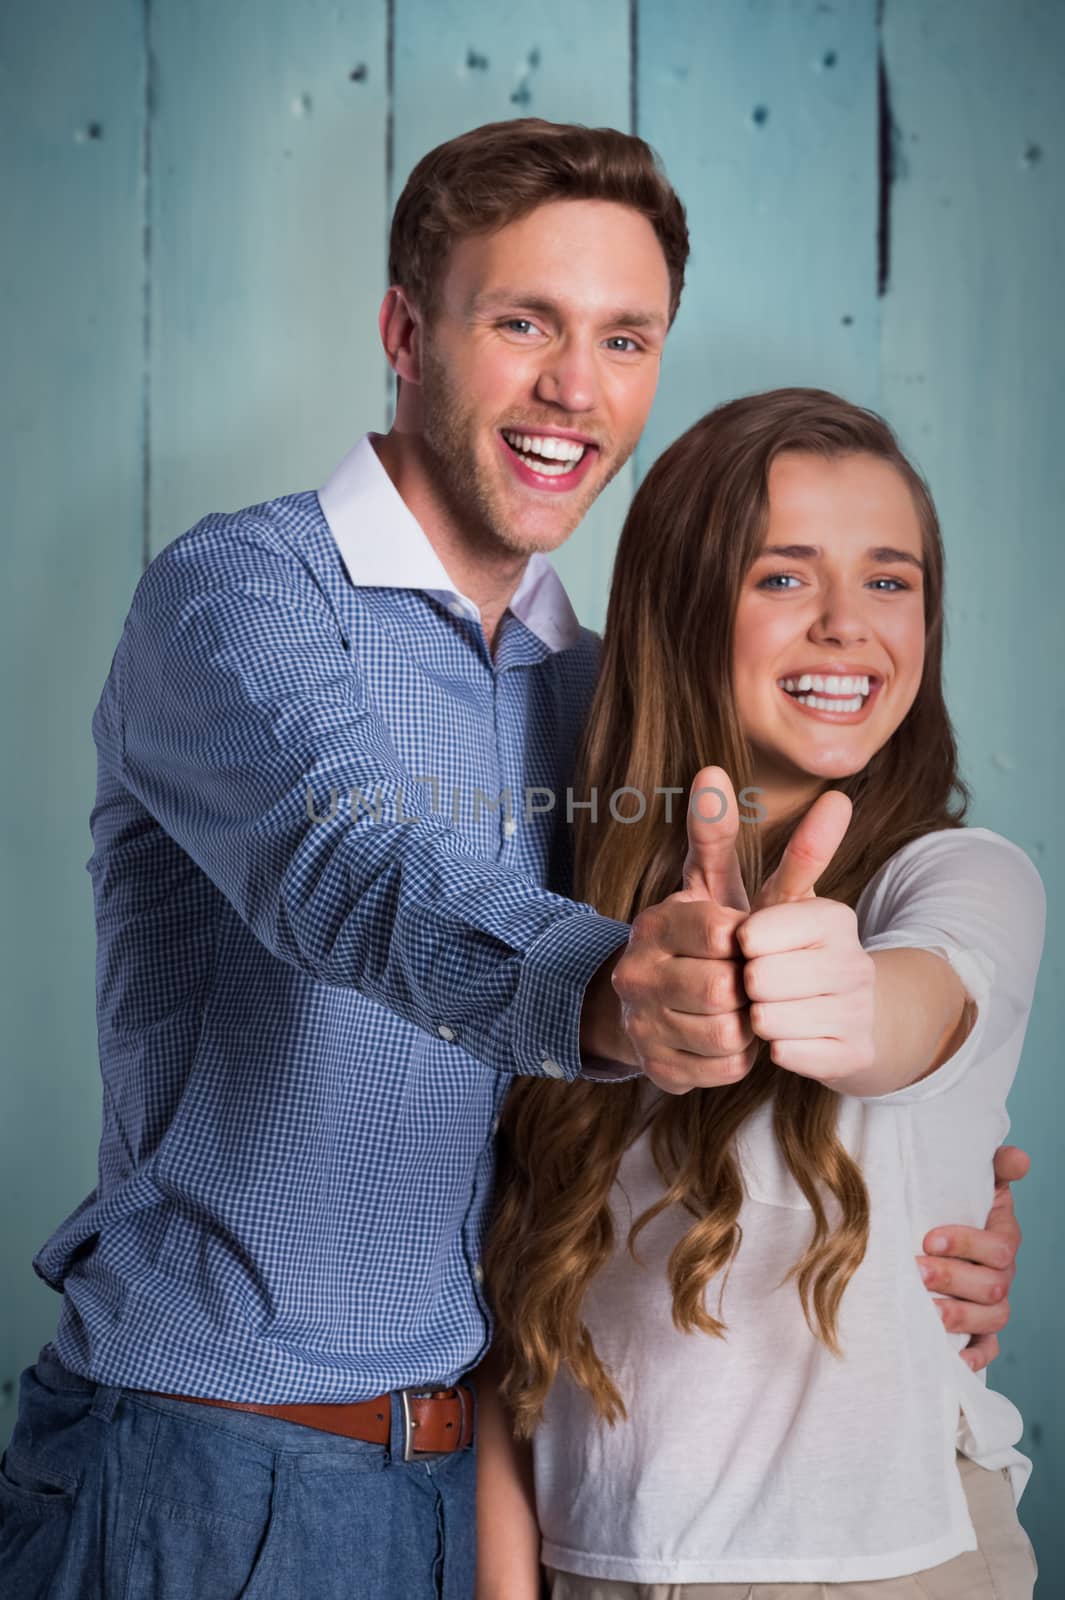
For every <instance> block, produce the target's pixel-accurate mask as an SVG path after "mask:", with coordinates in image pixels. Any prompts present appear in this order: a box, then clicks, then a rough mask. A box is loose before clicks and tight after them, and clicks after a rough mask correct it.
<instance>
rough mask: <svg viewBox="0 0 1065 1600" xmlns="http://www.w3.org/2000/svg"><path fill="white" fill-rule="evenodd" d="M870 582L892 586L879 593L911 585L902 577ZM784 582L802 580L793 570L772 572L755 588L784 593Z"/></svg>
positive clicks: (789, 582)
mask: <svg viewBox="0 0 1065 1600" xmlns="http://www.w3.org/2000/svg"><path fill="white" fill-rule="evenodd" d="M870 582H871V584H872V585H876V584H881V583H887V584H890V585H891V586H892V587H891V588H889V589H878V590H877V593H878V594H897V593H898V592H899V591H900V590H903V589H908V588H909V587H910V586H909V584H908V583H904V582H903V581H902V579H901V578H872V579H871V580H870ZM783 583H788V584H792V583H795V584H800V583H801V580H800V579H799V578H797V577H796V576H795V574H794V573H793V572H771V573H770V574H769V575H768V577H765V578H762V579H761V580H760V582H759V583H757V584H756V585H755V588H757V589H777V592H778V593H782V592H784V590H783ZM778 584H780V585H781V587H780V588H777V586H778Z"/></svg>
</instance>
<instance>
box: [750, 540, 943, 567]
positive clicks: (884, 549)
mask: <svg viewBox="0 0 1065 1600" xmlns="http://www.w3.org/2000/svg"><path fill="white" fill-rule="evenodd" d="M865 553H866V555H867V556H868V557H869V558H870V560H872V561H905V562H906V563H908V565H909V566H911V567H916V568H917V570H918V572H923V571H924V562H923V561H920V560H919V559H918V558H917V556H915V555H911V554H910V552H909V550H896V549H895V548H894V546H893V545H890V544H877V545H873V546H872V547H871V548H870V549H869V550H867V551H866V552H865ZM758 554H759V555H760V556H783V557H784V558H785V560H787V561H816V560H817V558H818V556H819V555H822V554H823V551H822V549H821V546H820V545H819V544H767V545H764V546H763V547H762V549H761V550H760V551H759V552H758Z"/></svg>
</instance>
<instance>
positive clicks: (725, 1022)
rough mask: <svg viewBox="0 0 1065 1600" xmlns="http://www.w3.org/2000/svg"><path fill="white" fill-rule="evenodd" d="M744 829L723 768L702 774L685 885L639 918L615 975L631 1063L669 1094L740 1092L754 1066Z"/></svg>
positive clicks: (693, 806)
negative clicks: (744, 939) (744, 932)
mask: <svg viewBox="0 0 1065 1600" xmlns="http://www.w3.org/2000/svg"><path fill="white" fill-rule="evenodd" d="M738 829H739V807H738V805H737V803H736V797H735V795H734V794H733V791H732V784H731V783H730V781H729V779H728V777H727V776H726V774H725V773H724V772H723V771H722V769H721V768H720V767H703V768H702V769H701V770H700V771H699V772H698V773H697V774H696V776H695V781H694V783H693V784H692V788H691V795H690V798H689V805H688V854H687V856H686V858H685V861H684V875H683V885H684V886H683V888H682V889H680V890H678V892H677V893H676V894H671V895H669V896H668V897H667V898H666V899H665V900H663V901H661V902H660V903H659V904H658V905H654V906H648V907H646V909H645V910H643V911H641V912H640V913H639V915H638V916H637V917H636V920H635V921H634V922H633V924H632V930H631V932H630V935H629V942H628V945H627V946H626V948H625V950H624V951H623V952H622V954H621V956H620V958H619V959H618V960H617V962H616V965H615V966H614V967H613V970H612V972H611V973H610V982H611V986H612V988H613V991H614V993H615V995H616V996H617V998H618V1000H619V1001H620V1002H621V1028H622V1030H623V1033H624V1039H625V1044H624V1045H623V1046H622V1048H624V1049H625V1050H626V1055H625V1056H624V1058H623V1059H630V1060H631V1059H634V1060H635V1064H636V1065H638V1066H639V1067H640V1068H641V1070H642V1071H643V1072H644V1074H645V1075H646V1076H647V1077H648V1078H650V1079H651V1081H652V1083H655V1084H657V1085H658V1087H659V1088H660V1089H664V1090H665V1091H666V1093H667V1094H686V1093H687V1092H688V1090H689V1089H695V1088H716V1087H719V1086H720V1085H722V1084H726V1083H735V1082H737V1080H738V1079H740V1078H743V1077H745V1076H746V1074H747V1073H748V1072H749V1071H750V1069H751V1067H752V1065H753V1064H754V1055H755V1050H756V1048H757V1046H756V1044H755V1042H754V1040H753V1035H752V1032H751V1027H750V1022H749V1019H748V1016H747V997H746V995H745V994H744V991H743V985H742V983H741V980H740V965H741V963H740V959H739V957H740V952H739V947H738V946H737V944H736V929H737V927H738V926H739V925H740V923H742V922H743V920H744V918H745V917H746V915H747V910H748V905H747V895H746V893H745V891H744V888H743V879H742V876H741V873H740V866H739V859H738V857H737V854H736V834H737V832H738ZM589 993H591V986H590V987H589ZM600 1053H601V1054H604V1055H610V1054H612V1053H616V1052H612V1051H611V1050H610V1049H609V1048H606V1049H603V1050H602V1051H601V1052H600Z"/></svg>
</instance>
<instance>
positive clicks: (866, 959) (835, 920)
mask: <svg viewBox="0 0 1065 1600" xmlns="http://www.w3.org/2000/svg"><path fill="white" fill-rule="evenodd" d="M850 819H851V803H850V801H849V800H848V798H847V796H846V795H845V794H842V793H841V792H840V791H839V790H838V789H829V790H828V791H826V793H824V794H822V795H819V796H818V798H817V799H816V800H815V801H814V803H813V805H812V806H811V807H810V809H809V811H807V812H806V814H805V815H804V816H803V818H802V819H801V821H800V822H799V823H798V825H797V826H796V828H795V832H794V833H793V834H792V836H791V838H790V839H789V840H788V843H787V846H786V848H785V850H784V853H783V855H782V856H781V859H780V865H779V866H778V867H777V869H776V871H775V872H773V873H772V874H771V875H770V876H769V877H768V878H767V879H766V881H765V883H764V884H763V885H762V888H761V890H760V891H759V894H758V896H757V898H756V900H755V903H754V909H753V910H752V912H751V914H750V916H749V917H748V918H747V920H746V922H745V923H744V924H743V925H742V927H741V928H740V929H739V931H738V934H737V939H738V942H739V945H740V948H741V950H742V951H743V953H744V955H745V956H746V957H747V962H746V965H745V967H744V969H743V984H744V988H745V989H746V991H747V995H748V998H749V999H750V1001H751V1011H750V1016H751V1027H752V1029H753V1030H754V1032H755V1034H756V1035H757V1036H758V1037H759V1038H761V1039H766V1040H768V1041H769V1042H770V1055H771V1057H772V1059H773V1061H774V1062H775V1063H776V1064H777V1066H778V1067H783V1068H784V1069H785V1070H786V1071H788V1072H797V1073H799V1074H800V1076H802V1077H805V1078H815V1079H817V1080H818V1081H819V1082H822V1083H825V1084H827V1085H828V1086H829V1087H830V1088H836V1087H838V1086H839V1084H840V1082H841V1081H844V1080H845V1082H846V1086H847V1090H848V1091H849V1092H851V1093H857V1094H860V1093H862V1089H861V1087H860V1084H861V1075H862V1073H863V1072H865V1071H867V1070H868V1069H869V1068H871V1067H872V1065H873V1062H874V1059H875V1043H874V1023H875V1020H876V1007H875V1000H876V968H875V966H874V963H873V959H872V957H871V956H869V955H867V954H866V952H865V951H864V950H863V949H862V946H861V941H860V939H859V938H858V919H857V917H856V916H855V914H854V911H853V910H852V908H851V907H850V906H847V905H843V904H842V903H841V902H840V901H837V900H820V899H818V898H817V897H816V896H815V894H814V884H815V883H816V882H817V880H818V878H819V877H820V876H821V874H822V873H823V872H824V871H825V869H826V867H827V866H828V865H829V863H830V862H831V860H832V857H833V856H834V855H835V853H836V851H837V850H838V849H839V846H840V844H841V843H842V841H843V837H844V835H845V833H846V831H847V828H848V826H849V824H850Z"/></svg>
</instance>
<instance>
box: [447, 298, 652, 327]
mask: <svg viewBox="0 0 1065 1600" xmlns="http://www.w3.org/2000/svg"><path fill="white" fill-rule="evenodd" d="M500 306H513V307H518V306H520V307H521V308H522V310H523V311H536V312H539V314H540V315H541V316H545V317H552V316H557V315H558V311H559V306H558V303H557V301H554V300H548V299H545V298H544V296H543V295H541V294H526V293H525V292H524V291H523V290H521V289H492V290H490V291H489V292H487V293H485V294H478V295H474V297H473V300H472V301H471V302H470V309H471V311H474V312H478V311H493V310H497V309H498V308H499V307H500ZM601 320H602V322H603V324H604V326H606V325H610V326H613V325H614V324H616V323H619V322H620V323H624V324H625V326H626V327H629V328H664V327H665V326H666V319H665V317H663V316H662V315H661V314H660V313H659V312H657V311H632V310H624V309H622V310H619V311H614V312H611V314H610V315H609V316H606V317H603V318H602V319H601Z"/></svg>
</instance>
